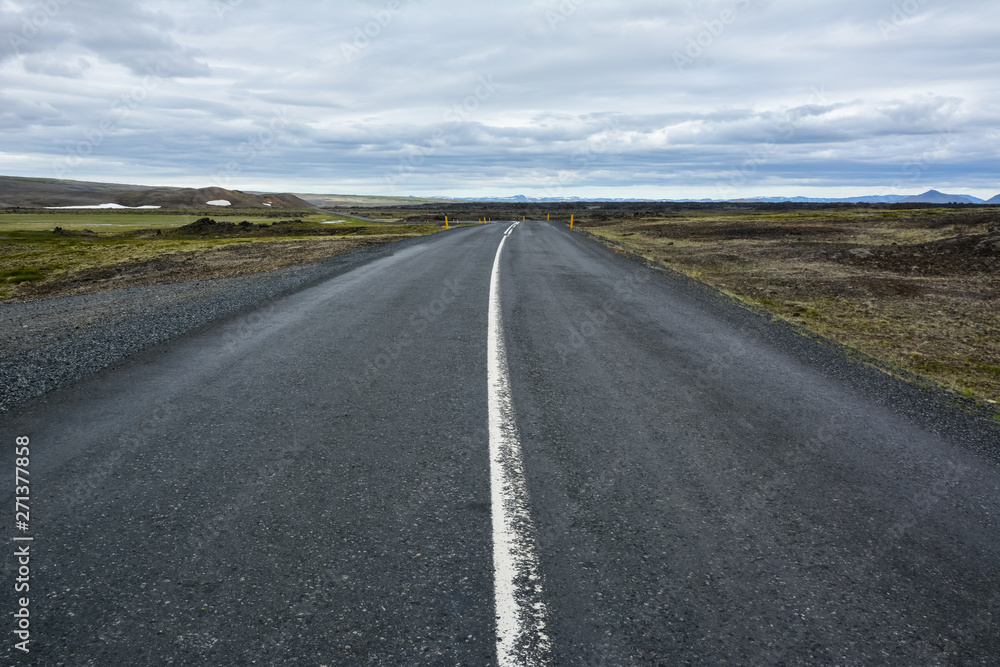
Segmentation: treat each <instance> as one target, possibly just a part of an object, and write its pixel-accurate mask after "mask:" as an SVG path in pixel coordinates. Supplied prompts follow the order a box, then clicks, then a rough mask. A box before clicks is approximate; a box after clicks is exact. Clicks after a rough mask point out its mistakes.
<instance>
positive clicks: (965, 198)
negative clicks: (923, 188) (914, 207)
mask: <svg viewBox="0 0 1000 667" xmlns="http://www.w3.org/2000/svg"><path fill="white" fill-rule="evenodd" d="M902 203H903V204H983V203H985V202H984V201H983V200H982V199H980V198H979V197H973V196H972V195H947V194H945V193H943V192H938V191H937V190H928V191H927V192H925V193H923V194H921V195H914V196H913V197H907V198H906V199H903V200H902Z"/></svg>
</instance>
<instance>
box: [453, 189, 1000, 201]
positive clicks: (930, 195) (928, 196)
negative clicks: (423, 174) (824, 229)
mask: <svg viewBox="0 0 1000 667" xmlns="http://www.w3.org/2000/svg"><path fill="white" fill-rule="evenodd" d="M465 201H490V202H507V203H515V204H516V203H518V202H523V203H547V202H553V203H572V202H584V201H592V202H644V201H646V202H677V203H722V202H736V203H765V204H780V203H783V202H790V203H793V204H1000V195H997V196H996V197H994V198H993V199H990V200H989V201H985V200H983V199H980V198H979V197H973V196H972V195H949V194H944V193H943V192H938V191H937V190H928V191H927V192H925V193H923V194H919V195H914V196H906V195H867V196H864V197H750V198H740V199H627V198H617V199H609V198H594V199H584V198H580V197H526V196H524V195H514V196H513V197H467V198H465Z"/></svg>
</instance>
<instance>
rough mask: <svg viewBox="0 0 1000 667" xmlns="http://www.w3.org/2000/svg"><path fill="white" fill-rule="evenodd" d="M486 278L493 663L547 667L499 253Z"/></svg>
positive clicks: (502, 666)
mask: <svg viewBox="0 0 1000 667" xmlns="http://www.w3.org/2000/svg"><path fill="white" fill-rule="evenodd" d="M518 224H520V223H514V224H513V225H511V226H510V227H508V228H507V231H506V232H504V235H503V239H502V240H501V241H500V247H498V248H497V254H496V259H494V260H493V274H492V277H491V278H490V303H489V323H488V325H487V397H488V406H489V424H490V495H491V506H492V512H491V513H492V515H493V569H494V578H493V597H494V599H495V602H496V613H497V625H496V632H497V664H498V665H499V666H500V667H521V666H527V667H534V666H540V665H545V664H547V663H548V656H549V651H550V644H549V638H548V636H547V635H546V634H545V622H546V618H547V615H548V612H547V610H546V608H545V604H544V603H543V602H542V586H541V579H540V578H539V576H538V556H537V555H536V549H535V542H534V538H533V535H534V527H533V524H532V521H531V514H530V513H529V511H528V490H527V487H526V486H525V482H524V465H523V463H522V459H521V442H520V439H519V437H518V433H517V425H516V424H515V422H514V406H513V402H512V400H511V395H510V375H509V372H508V369H507V352H506V348H505V346H504V338H503V328H502V325H501V319H500V253H501V252H502V251H503V246H504V243H506V242H507V237H508V236H510V233H511V232H512V231H514V228H515V227H517V225H518Z"/></svg>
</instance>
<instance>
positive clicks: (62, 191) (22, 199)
mask: <svg viewBox="0 0 1000 667" xmlns="http://www.w3.org/2000/svg"><path fill="white" fill-rule="evenodd" d="M362 200H364V201H362ZM368 200H372V201H368ZM445 201H450V202H454V201H478V202H505V203H513V204H516V203H526V204H527V203H547V202H553V203H573V202H677V203H720V202H738V203H766V204H775V203H782V202H790V203H793V204H1000V195H997V196H996V197H993V198H992V199H990V200H989V201H984V200H982V199H980V198H978V197H973V196H972V195H953V194H945V193H943V192H938V191H937V190H928V191H927V192H925V193H923V194H919V195H915V196H912V197H908V196H903V195H869V196H864V197H840V198H821V197H753V198H745V199H629V198H592V199H586V198H581V197H527V196H525V195H514V196H512V197H466V198H462V199H452V198H443V197H442V198H436V197H435V198H421V199H416V198H412V197H392V198H388V197H386V198H382V197H374V198H373V197H369V198H364V197H361V198H358V197H350V196H341V195H337V196H334V195H295V194H288V193H284V194H267V193H260V192H241V191H240V190H227V189H225V188H218V187H209V188H176V187H154V186H149V185H123V184H119V183H94V182H87V181H64V180H57V179H53V178H22V177H18V176H0V208H5V207H7V208H9V207H12V206H21V207H24V208H41V207H60V206H100V205H102V204H115V205H117V206H124V207H135V208H139V207H147V208H149V207H162V208H171V209H198V208H200V209H203V208H204V207H205V206H206V205H210V202H214V204H211V205H217V204H218V202H229V205H230V206H232V207H233V208H284V209H304V208H312V207H313V206H332V205H339V206H346V205H364V204H371V203H373V202H374V203H378V204H381V205H391V204H421V203H429V202H435V203H437V202H445Z"/></svg>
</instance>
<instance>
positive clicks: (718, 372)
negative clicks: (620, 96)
mask: <svg viewBox="0 0 1000 667" xmlns="http://www.w3.org/2000/svg"><path fill="white" fill-rule="evenodd" d="M507 227H508V225H500V224H493V225H484V226H475V227H470V228H465V229H457V230H452V231H450V232H444V233H441V234H436V235H434V236H432V237H429V238H428V239H427V240H426V241H425V242H423V243H418V244H415V245H412V246H409V247H406V248H402V249H400V251H399V252H397V253H395V254H393V255H391V256H389V257H384V258H381V259H375V260H374V261H372V262H371V263H369V264H366V265H364V266H363V267H361V268H358V269H355V270H353V271H350V272H348V273H345V274H343V275H340V276H338V277H336V278H333V279H330V280H328V281H326V282H323V283H321V284H318V285H315V286H313V287H310V288H308V289H305V290H302V291H300V292H297V293H295V294H292V295H289V296H286V297H284V298H282V299H281V300H279V301H277V302H275V303H272V304H271V305H269V306H267V307H264V308H262V309H260V310H259V311H256V312H254V313H250V314H244V315H243V316H240V317H238V318H234V319H229V320H226V321H223V322H218V323H216V324H214V325H211V326H208V327H205V328H202V329H200V330H198V331H196V332H195V333H192V334H189V335H186V336H184V337H182V338H179V339H176V340H174V341H172V342H170V343H167V344H163V345H160V346H158V347H156V348H155V349H152V350H150V351H147V352H145V353H142V354H140V355H138V356H137V357H134V358H133V359H131V360H130V361H129V362H128V363H126V364H124V365H122V366H120V367H118V368H115V369H111V370H108V371H105V372H102V373H101V374H99V375H96V376H93V377H91V378H89V379H87V380H84V381H81V382H79V383H77V384H75V385H73V386H70V387H68V388H64V389H61V390H57V391H55V392H52V393H50V394H48V395H47V396H45V397H43V398H42V399H38V400H35V401H33V402H31V403H28V404H25V405H22V406H21V407H19V408H16V409H14V410H13V411H11V412H8V413H5V414H3V415H2V420H3V421H2V426H0V436H2V440H0V442H2V443H3V448H4V451H7V452H8V454H7V455H5V457H4V460H5V465H7V466H9V468H11V469H12V468H14V466H15V457H14V451H13V450H14V439H15V437H16V436H29V437H30V438H31V457H30V478H31V500H30V506H31V528H30V531H29V532H30V534H31V536H33V537H34V541H32V542H31V543H30V550H31V559H30V593H29V594H28V595H29V596H30V606H29V609H30V613H31V616H30V631H31V638H30V644H29V646H30V653H28V654H23V653H22V652H20V651H18V650H16V649H15V648H14V643H15V642H16V641H18V640H17V638H15V637H14V636H13V635H12V634H9V633H8V632H7V629H5V632H4V636H5V637H6V639H5V640H4V644H3V646H2V647H0V656H3V661H4V664H19V665H20V664H24V665H28V664H31V665H46V666H54V665H63V664H66V665H101V666H104V665H128V666H140V665H220V666H221V665H253V664H256V665H278V664H281V665H313V666H315V665H355V664H361V665H383V664H384V665H396V664H399V665H456V664H461V665H492V664H495V661H496V654H497V649H496V646H497V638H496V632H495V622H494V584H495V575H494V567H493V545H492V540H493V533H492V532H491V531H492V529H491V493H490V453H489V438H490V434H489V429H488V405H487V403H488V399H489V396H488V391H487V324H488V304H489V298H490V279H491V269H492V267H493V263H494V258H495V256H496V254H497V248H498V245H499V243H500V240H501V238H502V236H503V234H504V232H505V230H506V229H507ZM499 268H500V272H499V280H500V283H499V285H500V288H499V294H500V311H501V321H502V327H503V340H504V343H505V347H506V357H507V359H506V361H507V367H508V369H509V382H510V395H511V400H512V406H513V418H514V419H515V420H516V427H517V431H518V433H519V437H520V446H521V452H522V456H523V461H522V468H523V475H524V480H523V482H524V488H525V489H526V493H527V499H528V511H529V512H530V518H531V524H532V535H531V538H532V540H533V542H534V545H535V548H536V550H537V562H538V569H539V574H540V577H541V581H542V588H541V590H542V591H543V596H544V606H545V609H546V611H547V619H546V627H545V633H546V636H547V644H545V650H544V651H542V653H541V654H539V655H536V656H535V657H540V658H541V659H542V660H544V661H545V662H547V663H548V664H552V665H633V664H634V665H656V664H662V665H679V664H704V665H721V664H727V665H772V664H773V665H779V664H786V665H795V664H831V665H834V664H836V665H871V664H884V665H904V664H905V665H995V664H997V662H998V661H1000V632H998V630H997V628H998V625H997V622H998V613H1000V533H998V529H997V519H998V516H1000V470H998V467H1000V464H998V453H1000V431H998V430H997V429H996V428H995V427H993V426H990V425H988V424H986V423H985V422H982V421H977V420H975V419H973V418H971V417H969V416H967V415H964V414H963V413H960V412H958V411H956V410H952V409H951V408H948V407H947V406H944V405H942V404H940V403H939V402H938V401H937V399H936V398H935V397H932V396H928V395H925V394H923V393H922V392H921V391H920V390H917V389H914V388H912V387H909V386H904V385H902V384H900V383H899V382H897V381H895V380H893V379H891V378H889V377H887V376H885V375H884V374H882V373H879V372H877V371H874V370H871V369H868V368H865V367H862V366H860V365H858V364H855V363H852V362H849V361H847V360H846V358H845V357H844V356H843V355H842V354H841V353H839V352H838V351H837V350H835V349H832V348H829V347H824V346H820V345H818V344H817V343H815V342H813V341H811V340H808V339H806V338H804V337H802V336H800V335H799V334H797V333H796V332H795V331H793V330H791V329H789V328H787V327H783V326H780V325H775V324H772V323H771V322H769V321H768V320H767V319H766V318H763V317H761V316H759V315H756V314H753V313H749V312H747V311H744V310H742V309H739V308H736V307H734V306H732V305H731V304H728V303H727V302H725V301H724V300H722V299H720V298H717V297H716V296H714V295H712V294H711V293H710V292H708V291H706V290H702V289H699V288H697V287H696V286H692V285H691V284H689V283H688V282H687V281H684V280H681V279H678V278H675V277H671V276H666V275H662V274H660V273H657V272H654V271H652V270H650V269H647V268H645V267H642V266H640V265H638V264H636V263H634V262H631V261H629V260H627V259H624V258H622V257H619V256H616V255H614V254H613V253H611V252H610V251H608V250H607V249H605V248H603V247H600V246H598V245H597V244H596V243H594V242H592V241H590V240H587V239H585V238H582V237H580V236H579V235H577V234H575V233H574V232H571V231H569V230H568V229H566V228H565V227H563V226H561V225H556V224H548V223H545V222H531V221H529V222H527V223H524V224H521V225H519V226H518V227H517V228H516V229H515V230H514V231H513V232H512V233H511V234H510V236H509V237H508V239H507V241H506V245H505V248H504V249H503V254H502V256H501V260H500V264H499ZM0 498H3V499H4V504H3V507H4V508H6V509H5V510H4V512H5V513H9V515H10V516H9V518H8V519H4V521H3V525H4V529H5V530H6V531H7V532H6V534H7V540H8V544H11V545H12V546H11V548H10V549H9V554H8V556H7V557H6V558H5V560H4V562H3V565H4V571H3V572H4V573H3V579H4V581H3V583H2V587H3V589H4V590H6V591H7V594H6V595H5V596H4V597H3V603H4V605H5V609H6V610H7V612H8V614H7V618H8V620H7V621H6V623H7V624H8V625H9V629H14V627H15V625H14V623H13V621H12V618H11V616H10V615H9V614H10V613H13V612H14V611H15V610H16V609H17V605H16V602H15V601H16V599H17V598H18V597H19V595H20V594H15V593H14V592H13V586H14V581H15V578H16V577H17V576H18V569H17V568H18V564H17V561H16V558H15V557H14V556H13V555H12V554H13V552H14V549H15V548H16V547H15V546H13V545H14V544H15V543H13V542H11V541H10V540H11V539H12V538H13V537H15V536H17V535H20V533H17V532H16V531H15V530H14V529H13V527H12V525H13V519H14V509H15V507H14V506H15V500H14V471H13V470H9V471H8V473H5V474H4V475H2V476H0ZM17 544H19V545H21V544H24V543H23V542H20V543H17Z"/></svg>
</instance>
